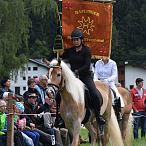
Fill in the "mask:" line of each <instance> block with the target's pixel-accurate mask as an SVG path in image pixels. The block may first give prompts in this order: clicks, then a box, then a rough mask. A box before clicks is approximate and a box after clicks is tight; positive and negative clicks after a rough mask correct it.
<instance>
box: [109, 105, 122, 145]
mask: <svg viewBox="0 0 146 146" xmlns="http://www.w3.org/2000/svg"><path fill="white" fill-rule="evenodd" d="M109 128H110V129H109V132H110V143H111V145H112V146H124V144H123V140H122V136H121V131H120V127H119V124H118V121H117V118H116V116H115V113H114V109H113V107H112V109H111V119H110V121H109Z"/></svg>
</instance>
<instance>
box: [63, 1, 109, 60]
mask: <svg viewBox="0 0 146 146" xmlns="http://www.w3.org/2000/svg"><path fill="white" fill-rule="evenodd" d="M75 28H79V29H80V30H81V31H82V32H83V33H84V41H85V44H86V45H87V46H88V47H90V48H91V52H92V56H93V57H96V58H97V57H98V58H100V57H101V56H110V53H111V35H112V4H111V3H98V2H87V1H80V0H63V1H62V36H63V43H64V48H65V49H66V48H69V47H71V46H72V43H71V37H70V35H71V32H72V31H73V30H74V29H75Z"/></svg>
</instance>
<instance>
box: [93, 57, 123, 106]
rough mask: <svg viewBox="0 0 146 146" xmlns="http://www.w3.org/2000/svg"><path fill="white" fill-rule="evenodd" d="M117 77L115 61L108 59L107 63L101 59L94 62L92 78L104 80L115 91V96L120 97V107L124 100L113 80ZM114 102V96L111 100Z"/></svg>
mask: <svg viewBox="0 0 146 146" xmlns="http://www.w3.org/2000/svg"><path fill="white" fill-rule="evenodd" d="M117 78H118V69H117V64H116V62H115V61H113V60H111V59H109V60H108V63H106V64H104V62H103V61H102V60H98V61H97V62H96V64H95V71H94V80H95V81H96V80H101V81H103V82H106V83H107V84H108V85H109V86H110V87H111V88H112V89H113V90H114V91H115V92H116V95H117V97H119V98H120V99H121V107H124V102H123V100H122V97H121V95H120V93H119V92H118V89H117V87H116V86H115V82H116V81H117ZM112 102H113V103H114V98H113V101H112Z"/></svg>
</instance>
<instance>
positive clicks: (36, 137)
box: [16, 102, 40, 146]
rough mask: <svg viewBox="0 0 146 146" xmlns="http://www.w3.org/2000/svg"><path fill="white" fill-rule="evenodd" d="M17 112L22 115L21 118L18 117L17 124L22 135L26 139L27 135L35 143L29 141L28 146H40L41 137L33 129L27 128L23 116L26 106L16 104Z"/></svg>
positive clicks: (27, 141) (19, 103)
mask: <svg viewBox="0 0 146 146" xmlns="http://www.w3.org/2000/svg"><path fill="white" fill-rule="evenodd" d="M16 112H17V114H20V115H19V116H17V123H16V126H17V128H18V129H19V130H20V131H22V135H23V137H26V136H25V135H27V137H29V138H31V139H32V140H33V141H32V142H31V140H30V139H29V140H27V139H28V138H25V139H26V142H25V143H27V145H30V146H33V145H34V146H38V145H39V138H40V135H39V133H38V132H36V131H34V130H33V129H30V127H26V118H25V116H23V115H21V114H23V113H24V105H23V104H22V103H21V102H16Z"/></svg>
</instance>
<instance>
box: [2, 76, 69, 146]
mask: <svg viewBox="0 0 146 146" xmlns="http://www.w3.org/2000/svg"><path fill="white" fill-rule="evenodd" d="M10 85H11V83H10V79H9V78H8V77H5V78H3V79H2V80H1V88H0V145H2V146H6V145H7V126H8V124H9V123H8V122H7V119H8V115H9V113H8V112H7V102H8V95H9V93H13V91H12V90H11V89H10ZM27 85H28V90H27V91H26V92H25V93H24V94H23V96H22V98H20V96H18V95H16V94H15V93H13V94H14V95H15V97H16V99H17V101H16V104H15V105H14V106H15V108H14V109H15V110H14V146H53V145H54V146H65V145H68V144H69V138H68V131H67V129H65V127H63V126H62V127H60V125H57V124H55V122H56V121H55V119H56V101H55V99H54V97H53V96H52V94H51V91H50V90H48V77H47V76H46V75H41V76H40V77H39V78H38V79H33V78H30V79H28V82H27ZM17 96H18V98H17ZM54 125H56V126H54Z"/></svg>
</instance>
